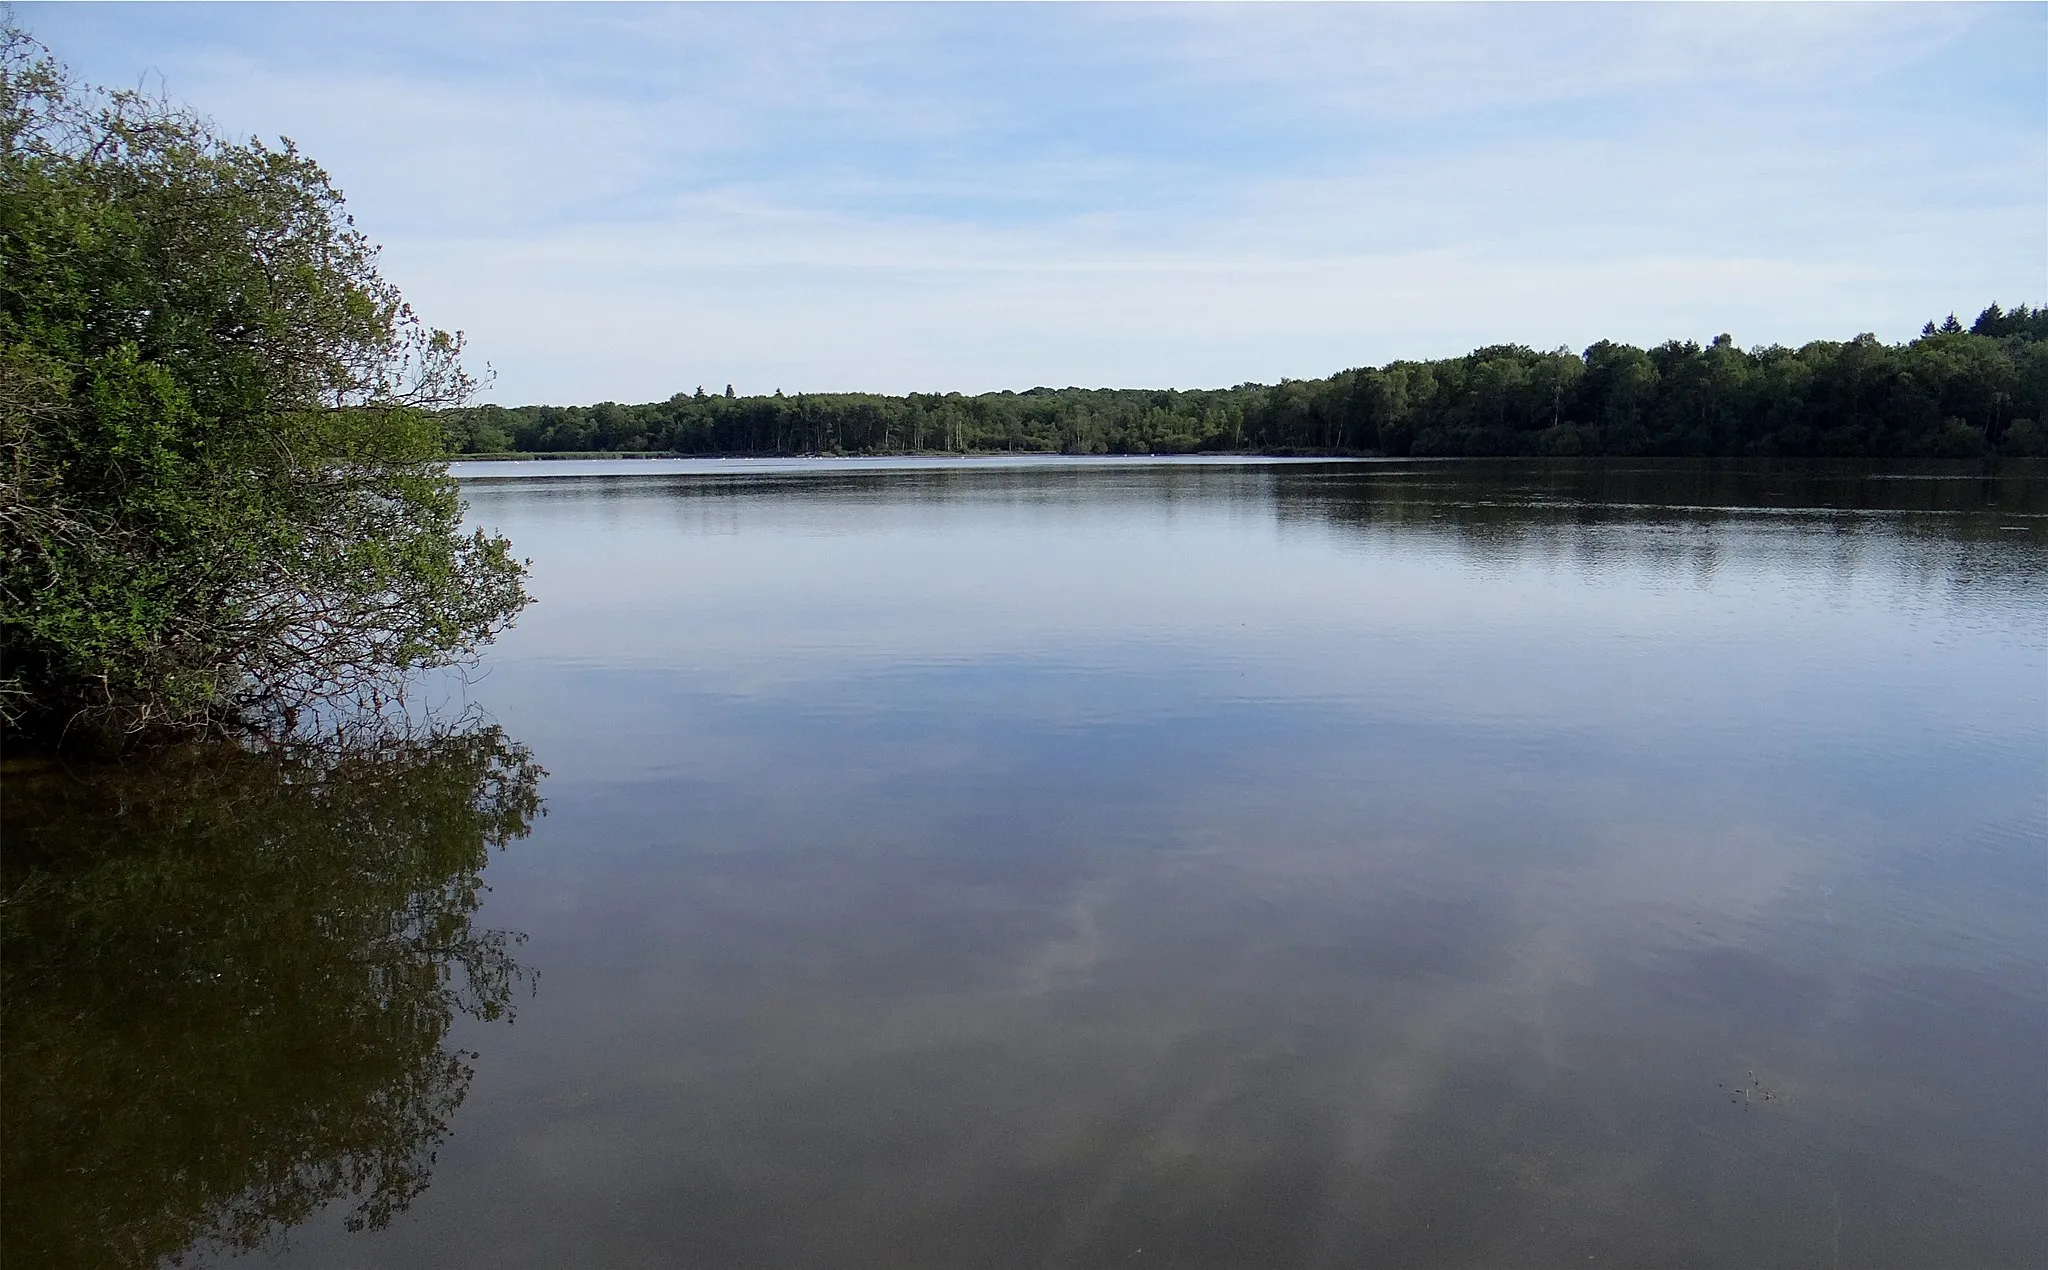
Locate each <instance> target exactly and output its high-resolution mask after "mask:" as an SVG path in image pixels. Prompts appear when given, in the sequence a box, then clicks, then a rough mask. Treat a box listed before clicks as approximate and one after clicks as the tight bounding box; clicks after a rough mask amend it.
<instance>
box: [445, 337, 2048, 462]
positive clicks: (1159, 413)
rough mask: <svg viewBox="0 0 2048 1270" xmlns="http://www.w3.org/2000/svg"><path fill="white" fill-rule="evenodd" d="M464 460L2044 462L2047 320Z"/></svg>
mask: <svg viewBox="0 0 2048 1270" xmlns="http://www.w3.org/2000/svg"><path fill="white" fill-rule="evenodd" d="M444 418H445V420H446V422H447V425H448V429H449V435H450V440H451V444H452V445H453V446H454V447H455V448H456V449H457V450H459V451H461V452H463V453H468V454H493V453H505V452H512V451H529V452H535V451H546V452H564V451H570V452H573V451H613V452H621V451H626V452H630V451H647V450H656V451H662V452H665V453H675V454H796V453H848V454H876V453H897V452H918V451H953V452H960V451H998V450H1009V451H1038V452H1052V451H1058V452H1061V453H1066V454H1132V453H1138V454H1176V453H1193V452H1201V451H1253V452H1257V453H1265V454H1330V453H1350V454H1359V453H1376V454H1389V455H1419V456H1429V455H1602V454H1612V455H1681V456H1683V455H1692V456H1781V455H1782V456H1844V457H1928V458H1975V457H1978V456H1980V455H1990V454H2022V455H2025V454H2048V310H2044V309H2037V308H2030V307H2028V306H2027V305H2024V304H2023V305H2020V306H2018V307H2017V308H2015V309H2013V310H2012V311H2011V312H2007V311H2005V310H2003V309H2001V308H1999V307H1998V306H1997V305H1995V304H1994V305H1992V306H1991V307H1989V308H1987V309H1985V310H1984V312H1983V313H1982V314H1981V315H1979V316H1978V318H1977V320H1976V321H1975V322H1974V323H1973V324H1971V325H1970V326H1969V327H1968V328H1965V327H1964V326H1963V324H1962V323H1961V322H1959V321H1958V320H1957V319H1956V318H1955V317H1954V316H1950V317H1949V318H1948V319H1947V320H1946V321H1944V322H1943V323H1941V324H1940V325H1938V326H1937V325H1936V324H1934V323H1932V322H1930V323H1928V324H1927V329H1926V330H1925V331H1924V332H1922V334H1921V336H1920V338H1919V339H1917V340H1914V341H1913V342H1912V343H1910V344H1902V345H1901V344H1884V343H1880V342H1879V341H1878V340H1877V338H1876V337H1875V336H1871V335H1859V336H1857V337H1856V338H1855V339H1852V340H1848V341H1846V342H1839V343H1837V342H1830V341H1818V342H1815V343H1811V344H1806V345H1803V346H1801V347H1799V348H1781V347H1770V348H1756V349H1741V348H1737V347H1736V346H1735V342H1734V340H1733V339H1731V338H1730V337H1728V336H1726V335H1723V336H1719V337H1717V338H1716V339H1715V340H1714V341H1713V342H1712V343H1710V344H1708V345H1707V346H1705V347H1701V346H1700V345H1699V344H1696V343H1690V342H1680V341H1677V340H1673V341H1671V342H1669V343H1666V344H1662V345H1659V346H1658V347H1656V348H1652V349H1647V350H1645V349H1640V348H1633V347H1630V346H1628V345H1625V344H1616V343H1612V342H1609V341H1602V342H1601V343H1598V344H1595V345H1593V346H1592V347H1591V348H1588V349H1587V350H1586V351H1585V352H1584V353H1573V352H1571V351H1570V350H1568V349H1559V350H1557V351H1555V352H1548V353H1543V352H1538V351H1536V350H1535V349H1532V348H1527V347H1524V346H1521V345H1516V344H1503V345H1497V346H1495V347H1492V348H1482V349H1479V350H1477V351H1476V352H1473V353H1471V354H1468V355H1467V356H1464V357H1455V358H1445V359H1442V360H1438V361H1400V362H1391V363H1389V364H1387V365H1385V366H1379V367H1362V368H1360V369H1357V370H1347V371H1340V372H1338V373H1337V374H1335V375H1332V376H1330V377H1329V378H1327V379H1294V380H1284V381H1282V382H1281V383H1279V384H1274V385H1267V384H1239V385H1238V386H1237V387H1235V388H1218V389H1201V390H1193V391H1180V390H1163V391H1149V390H1139V389H1115V388H1094V389H1091V388H1057V389H1055V388H1033V389H1031V390H1030V391H1028V392H1021V393H1019V392H999V393H983V394H980V395H979V396H965V395H962V394H960V393H912V394H910V395H909V396H907V397H885V396H879V395H875V394H867V393H806V394H799V395H796V396H784V395H783V394H782V393H779V392H778V393H775V394H774V395H773V396H765V397H741V396H737V395H734V394H733V392H732V389H731V388H730V387H728V388H727V389H726V392H725V395H723V396H720V395H716V394H712V393H707V392H705V391H704V390H703V389H702V388H699V389H697V390H696V392H694V393H678V394H677V395H675V396H674V397H671V398H669V399H668V400H667V401H660V402H653V403H649V404H647V405H639V406H625V405H620V404H618V403H616V402H600V403H599V404H597V405H595V406H566V407H565V406H517V407H511V408H506V407H500V406H474V407H469V408H466V409H460V410H452V411H448V412H446V414H445V415H444Z"/></svg>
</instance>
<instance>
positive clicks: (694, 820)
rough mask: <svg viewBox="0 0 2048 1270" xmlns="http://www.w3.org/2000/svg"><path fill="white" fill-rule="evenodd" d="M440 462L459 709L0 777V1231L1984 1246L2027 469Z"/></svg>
mask: <svg viewBox="0 0 2048 1270" xmlns="http://www.w3.org/2000/svg"><path fill="white" fill-rule="evenodd" d="M465 476H466V480H467V481H468V485H467V489H468V494H469V497H470V499H471V502H472V507H473V512H474V515H475V516H476V518H477V519H478V520H479V521H481V522H483V523H487V524H491V525H495V526H498V527H501V528H503V529H504V530H505V531H506V532H508V533H509V534H510V535H511V536H512V537H513V539H514V541H515V542H516V543H517V544H518V546H519V548H520V550H521V551H522V552H523V553H525V554H528V555H531V556H532V557H533V560H534V570H535V589H536V591H537V593H538V595H539V597H540V603H539V604H538V605H536V606H535V608H534V609H532V610H531V611H530V612H529V614H528V615H527V617H526V618H525V619H524V620H523V621H522V623H521V624H520V626H519V627H518V628H517V629H516V630H515V631H514V632H513V633H512V634H511V635H510V636H509V637H507V638H506V639H505V640H504V641H503V643H502V644H501V645H500V646H499V647H498V649H497V650H495V651H494V653H493V654H492V656H491V659H490V662H489V666H488V673H487V674H486V675H485V676H484V677H483V678H481V679H480V680H478V681H477V682H475V683H474V684H472V685H470V686H469V687H468V688H467V689H466V699H467V700H468V701H469V702H471V703H473V704H474V705H476V706H478V707H481V708H482V709H484V710H487V711H488V712H489V714H490V715H491V716H492V718H494V719H495V721H496V723H497V724H498V725H499V726H500V727H502V730H503V731H502V733H501V734H486V735H482V736H479V735H476V734H473V733H472V734H470V735H468V736H466V737H465V736H457V737H451V738H446V739H443V740H440V741H431V742H421V743H420V744H418V745H416V746H413V747H411V748H407V747H403V746H401V747H393V748H390V749H388V750H387V751H386V752H383V753H379V754H373V755H368V756H354V757H352V758H347V759H343V760H336V759H333V758H321V757H318V756H298V757H288V758H286V759H282V760H275V761H271V762H268V763H264V764H254V765H250V764H237V763H222V762H220V761H219V760H217V759H205V758H192V759H189V760H185V761H184V762H185V764H186V765H185V766H176V765H173V766H172V767H169V768H160V769H153V770H151V771H149V772H132V773H128V774H126V775H124V776H121V777H119V778H114V777H109V776H107V775H106V774H104V773H100V774H94V775H91V776H90V777H82V776H77V775H74V776H66V775H64V774H63V773H61V772H50V771H35V772H22V771H16V772H13V773H11V774H10V776H9V779H8V785H7V797H6V810H7V815H8V822H7V831H8V836H7V847H8V859H7V867H8V881H9V886H10V889H13V888H19V887H22V886H24V885H29V887H30V889H28V890H26V891H17V892H16V898H15V899H14V900H13V901H11V902H10V906H9V912H8V916H7V923H6V924H7V939H8V945H7V958H6V962H5V973H6V976H7V979H6V983H7V994H6V1008H7V1025H6V1030H5V1032H4V1037H5V1041H6V1045H7V1055H6V1067H5V1071H4V1075H5V1084H4V1089H5V1097H6V1108H7V1125H6V1129H7V1132H6V1135H5V1139H4V1147H5V1153H6V1161H7V1170H8V1171H7V1178H6V1187H5V1191H4V1199H5V1204H6V1214H5V1222H4V1224H0V1238H4V1241H5V1246H6V1253H7V1256H6V1262H7V1264H8V1266H9V1268H10V1270H16V1268H17V1267H26V1266H33V1265H55V1264H66V1265H70V1264H80V1265H84V1264H100V1265H147V1264H151V1263H152V1262H154V1261H155V1260H157V1259H158V1258H159V1257H160V1256H163V1255H166V1254H169V1253H171V1252H173V1251H175V1250H177V1249H180V1248H187V1247H190V1248H191V1249H192V1253H191V1255H190V1256H188V1258H187V1264H191V1263H193V1262H194V1261H197V1262H201V1263H206V1262H210V1261H213V1260H217V1259H220V1258H222V1257H224V1256H225V1255H226V1254H227V1252H229V1251H231V1250H233V1249H235V1248H237V1247H245V1248H251V1249H253V1251H252V1252H250V1253H249V1254H248V1256H247V1259H246V1260H245V1261H244V1262H243V1263H242V1264H250V1265H271V1264H277V1265H286V1266H294V1267H298V1266H305V1267H313V1266H321V1267H327V1266H336V1267H339V1266H423V1267H424V1266H477V1267H486V1266H488V1267H503V1266H564V1265H589V1266H607V1267H610V1266H713V1267H725V1266H818V1267H852V1266H874V1267H913V1266H932V1267H967V1266H974V1267H981V1266H1076V1267H1080V1266H1091V1267H1092V1266H1142V1265H1161V1266H1175V1267H1192V1266H1229V1267H1240V1266H1241V1267H1277V1266H1360V1265H1368V1266H1389V1267H1393V1266H1418V1267H1420V1266H1430V1267H1438V1266H1446V1267H1458V1266H1464V1267H1475V1268H1478V1267H1513V1266H1530V1267H1552V1266H1583V1265H1607V1266H1631V1267H1667V1266H1668V1267H1729V1268H1731V1270H1733V1268H1737V1267H1741V1268H1744V1270H1751V1268H1763V1267H1779V1266H1783V1267H1795V1266H1796V1267H1832V1266H1840V1267H1851V1266H1853V1267H1900V1268H1902V1270H1903V1268H1908V1267H1911V1268H1914V1270H1921V1268H1930V1267H1945V1266H1954V1267H1970V1268H1972V1270H1984V1268H1990V1267H2014V1268H2018V1267H2028V1266H2037V1265H2041V1264H2048V1076H2044V1072H2048V471H2044V470H2043V469H2042V468H2040V467H2038V466H2035V467H2026V466H2014V465H2008V466H2007V467H2006V468H2004V469H2003V470H2002V474H2001V475H1998V476H1994V477H1986V476H1983V475H1981V474H1978V473H1977V472H1976V470H1975V469H1973V468H1966V469H1953V468H1950V469H1942V468H1927V469H1919V470H1910V469H1896V468H1894V469H1885V470H1879V469H1875V468H1871V467H1868V466H1859V465H1853V464H1851V465H1829V466H1822V467H1780V468H1757V467H1744V466H1741V465H1727V464H1723V465H1705V464H1690V465H1688V464H1624V463H1607V464H1577V465H1548V466H1538V465H1532V464H1488V463H1467V464H1422V463H1389V464H1347V465H1334V464H1292V465H1241V464H1215V463H1158V464H1116V463H1104V462H1082V463H1043V462H1033V463H991V462H971V463H931V462H925V463H902V464H871V465H857V464H848V463H844V462H839V463H833V462H811V463H802V462H788V463H752V464H743V463H674V464H647V463H631V462H627V463H610V464H607V463H589V464H573V465H572V464H522V465H477V466H476V467H474V468H471V469H467V470H466V473H465ZM522 746H523V747H527V748H530V760H531V762H537V763H538V764H539V765H540V766H541V767H544V768H545V769H546V772H547V775H546V776H545V777H544V778H542V777H541V776H540V775H539V774H538V773H537V772H536V771H535V770H534V769H533V768H532V766H530V763H529V756H528V754H527V753H526V751H525V750H523V749H522V748H521V747H522ZM536 792H537V793H538V796H539V797H541V798H544V799H545V802H546V814H545V815H544V816H543V815H540V814H539V813H538V811H537V810H536V808H535V807H534V806H533V804H532V801H531V800H532V797H533V796H534V794H535V793H536ZM529 830H530V834H527V836H521V835H522V833H526V832H527V831H529ZM80 844H83V845H80ZM25 879H26V882H25ZM522 939H523V942H522ZM351 1226H354V1227H358V1229H351V1228H350V1227H351ZM194 1241H197V1242H196V1243H195V1242H194Z"/></svg>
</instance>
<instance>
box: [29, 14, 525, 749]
mask: <svg viewBox="0 0 2048 1270" xmlns="http://www.w3.org/2000/svg"><path fill="white" fill-rule="evenodd" d="M460 353H461V339H460V337H459V336H452V335H449V334H448V333H446V332H443V331H439V330H435V329H432V328H430V327H428V326H427V325H425V324H424V323H423V322H422V321H421V320H420V319H419V318H418V317H417V315H415V314H414V312H413V311H412V309H411V308H409V307H408V306H407V305H406V304H405V302H404V300H403V299H402V298H401V297H400V295H399V293H398V292H397V290H396V289H395V288H393V287H392V286H391V285H390V284H389V283H387V282H386V281H384V279H383V278H382V277H381V276H380V275H379V274H378V272H377V251H376V248H375V247H374V246H372V245H371V244H370V242H369V241H368V240H367V239H366V238H365V237H364V235H363V234H362V233H361V232H360V231H359V230H358V229H357V228H356V227H355V224H354V222H353V221H352V220H351V219H350V217H349V216H348V215H347V213H346V211H345V209H344V207H343V203H342V197H341V194H340V192H339V191H337V190H336V189H335V188H334V187H333V185H332V184H331V183H330V182H329V180H328V178H327V176H326V174H325V173H324V172H323V171H322V170H321V169H320V168H319V166H318V165H317V164H315V163H313V162H312V161H311V160H310V159H308V158H306V157H305V156H303V155H301V154H300V153H299V152H298V151H297V150H296V149H295V148H294V147H293V146H292V145H291V143H290V142H289V141H286V142H283V143H282V144H281V145H279V146H270V145H266V144H265V143H263V142H260V141H253V140H252V141H248V142H236V141H231V140H227V139H225V138H223V137H221V136H219V135H217V134H216V133H215V132H214V131H213V130H211V129H210V128H209V127H208V126H207V125H206V124H205V123H203V122H202V121H201V120H199V119H198V118H196V117H195V116H193V115H191V114H189V113H187V112H185V111H182V110H179V109H175V108H173V107H170V106H167V105H164V104H162V103H159V102H156V101H152V100H150V99H147V98H144V97H142V96H140V95H139V94H136V93H132V92H106V91H103V90H98V89H93V88H90V87H87V86H83V85H80V84H79V83H77V82H76V81H75V80H73V79H72V78H71V77H70V76H69V75H68V74H67V73H66V72H65V71H64V70H63V69H62V68H61V67H60V66H58V65H57V64H55V63H54V62H53V61H52V60H51V59H50V57H49V56H48V54H47V52H46V51H45V50H43V49H42V48H41V47H40V46H39V45H37V44H36V43H35V42H34V41H32V40H30V39H29V38H28V37H27V36H25V35H24V34H22V33H21V32H20V31H18V30H15V29H13V28H0V712H4V714H5V717H6V719H7V721H8V722H9V723H11V724H12V725H13V726H15V727H17V728H24V729H29V730H33V731H38V732H43V733H47V734H53V735H69V736H74V737H75V736H79V735H82V734H84V735H96V736H99V737H103V738H125V737H133V736H135V735H137V734H141V733H146V732H152V731H165V730H172V731H191V730H208V729H211V730H229V729H235V728H239V727H245V726H248V725H250V724H252V723H269V724H276V723H280V722H282V723H284V724H285V725H287V726H289V725H290V724H291V723H293V722H296V721H299V720H300V719H301V718H302V715H303V712H305V711H307V710H308V709H314V708H319V707H321V706H324V705H328V704H332V703H334V702H336V701H339V700H357V701H361V700H364V699H376V698H378V697H380V696H381V695H382V694H383V693H384V692H386V691H388V690H389V688H390V687H391V686H392V685H393V684H394V683H395V682H396V681H397V680H399V679H401V678H402V677H403V676H404V675H406V674H408V673H410V672H413V671H416V670H419V669H422V668H426V667H431V666H436V665H445V664H450V663H454V662H459V661H461V660H463V659H465V658H468V657H471V656H473V655H474V653H475V650H476V649H477V647H478V646H479V645H480V644H481V643H482V642H484V641H487V640H489V639H490V638H491V637H492V636H493V635H495V634H496V633H497V632H498V631H499V630H500V629H502V627H503V626H504V625H505V624H506V623H507V622H509V621H510V620H511V618H512V617H513V615H514V614H515V613H517V611H518V610H519V609H520V607H521V606H523V605H524V604H525V603H526V599H527V597H526V595H525V592H524V590H523V585H522V577H523V567H522V565H521V563H520V562H519V561H517V560H515V559H514V558H513V556H512V554H511V548H510V544H509V543H508V542H506V541H505V540H504V539H503V538H498V537H492V536H488V535H485V534H483V533H481V532H474V533H468V534H465V533H463V532H461V527H460V526H461V516H462V503H461V500H460V498H459V497H458V494H457V490H456V486H455V484H454V482H453V481H452V480H451V479H450V478H449V476H448V474H447V466H446V463H445V461H444V456H445V453H446V445H445V443H444V439H443V434H442V431H441V426H440V424H439V422H438V420H437V419H436V418H435V417H434V415H433V414H431V413H429V412H430V411H431V410H433V409H435V408H439V407H447V406H451V405H455V404H458V403H459V402H460V401H462V400H463V399H464V398H465V397H466V396H467V394H468V393H469V391H470V390H471V388H472V387H473V384H472V381H471V380H470V379H469V377H468V376H467V375H466V374H465V373H464V372H463V369H462V365H461V361H460Z"/></svg>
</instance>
